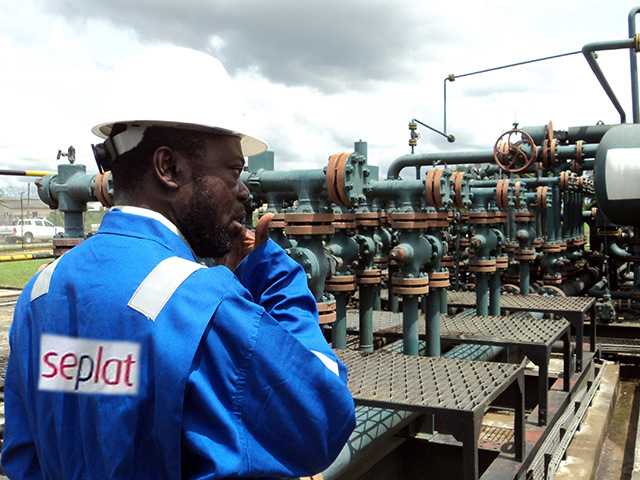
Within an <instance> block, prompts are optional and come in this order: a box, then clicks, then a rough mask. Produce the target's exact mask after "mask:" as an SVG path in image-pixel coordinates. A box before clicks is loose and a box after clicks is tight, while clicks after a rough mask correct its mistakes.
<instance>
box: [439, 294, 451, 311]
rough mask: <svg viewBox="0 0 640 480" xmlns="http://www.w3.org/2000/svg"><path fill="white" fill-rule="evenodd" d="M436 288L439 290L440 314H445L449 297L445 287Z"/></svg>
mask: <svg viewBox="0 0 640 480" xmlns="http://www.w3.org/2000/svg"><path fill="white" fill-rule="evenodd" d="M438 290H440V314H441V315H446V314H447V303H448V302H449V298H448V295H447V289H446V288H439V289H438Z"/></svg>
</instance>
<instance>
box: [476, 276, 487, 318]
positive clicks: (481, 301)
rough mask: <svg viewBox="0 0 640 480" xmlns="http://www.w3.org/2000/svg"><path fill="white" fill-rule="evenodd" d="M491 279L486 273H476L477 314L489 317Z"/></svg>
mask: <svg viewBox="0 0 640 480" xmlns="http://www.w3.org/2000/svg"><path fill="white" fill-rule="evenodd" d="M488 284H489V279H488V278H487V274H486V273H482V272H476V313H477V314H478V315H481V316H487V315H489V304H488V303H489V285H488Z"/></svg>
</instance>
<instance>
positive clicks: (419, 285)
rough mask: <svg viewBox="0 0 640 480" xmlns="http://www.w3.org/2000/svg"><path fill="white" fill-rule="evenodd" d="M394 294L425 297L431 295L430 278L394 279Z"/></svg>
mask: <svg viewBox="0 0 640 480" xmlns="http://www.w3.org/2000/svg"><path fill="white" fill-rule="evenodd" d="M391 285H392V291H393V293H395V294H397V295H424V294H425V293H429V277H427V276H425V277H418V278H404V277H392V278H391Z"/></svg>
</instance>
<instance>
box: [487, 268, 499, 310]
mask: <svg viewBox="0 0 640 480" xmlns="http://www.w3.org/2000/svg"><path fill="white" fill-rule="evenodd" d="M489 307H490V309H489V315H495V316H500V272H499V271H495V272H493V273H491V274H490V275H489Z"/></svg>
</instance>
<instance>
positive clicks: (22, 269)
mask: <svg viewBox="0 0 640 480" xmlns="http://www.w3.org/2000/svg"><path fill="white" fill-rule="evenodd" d="M51 260H52V259H50V258H45V259H37V260H20V261H14V262H0V287H10V288H24V286H25V285H26V284H27V282H28V281H29V280H30V279H31V277H33V275H35V273H36V272H37V271H38V268H39V267H40V265H42V264H43V263H45V262H50V261H51Z"/></svg>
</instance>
